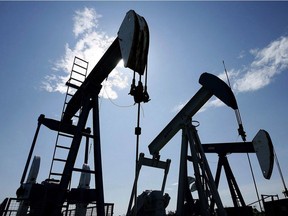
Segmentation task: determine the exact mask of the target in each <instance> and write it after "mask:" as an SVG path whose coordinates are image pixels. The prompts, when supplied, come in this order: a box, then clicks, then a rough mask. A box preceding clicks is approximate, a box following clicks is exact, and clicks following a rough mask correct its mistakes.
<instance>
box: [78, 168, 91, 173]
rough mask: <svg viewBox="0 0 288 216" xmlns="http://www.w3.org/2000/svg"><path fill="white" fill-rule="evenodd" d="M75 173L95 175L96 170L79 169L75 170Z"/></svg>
mask: <svg viewBox="0 0 288 216" xmlns="http://www.w3.org/2000/svg"><path fill="white" fill-rule="evenodd" d="M73 171H76V172H83V173H95V171H94V170H84V169H79V168H73Z"/></svg>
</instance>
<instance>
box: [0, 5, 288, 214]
mask: <svg viewBox="0 0 288 216" xmlns="http://www.w3.org/2000/svg"><path fill="white" fill-rule="evenodd" d="M130 9H133V10H135V11H136V12H137V13H138V14H140V15H141V16H143V17H144V18H145V19H146V21H147V23H148V26H149V32H150V46H149V55H148V93H149V95H150V98H151V101H150V102H149V103H145V104H142V105H141V121H140V126H141V128H142V134H141V137H140V152H143V153H145V155H146V156H147V157H150V156H149V151H148V145H149V143H150V142H151V141H152V140H153V139H154V138H155V137H156V136H157V135H158V134H159V133H160V132H161V130H162V129H163V128H164V127H165V126H166V125H167V123H169V121H170V120H171V119H172V118H173V117H174V116H175V115H176V114H177V112H178V111H179V110H180V109H181V107H183V105H184V104H185V103H186V102H187V101H188V100H189V99H190V98H191V97H192V96H193V95H194V94H195V93H196V92H197V91H198V90H199V89H200V88H201V85H200V84H199V83H198V80H199V77H200V75H201V74H202V73H203V72H209V73H212V74H214V75H216V76H219V77H220V78H221V79H223V80H224V81H225V82H227V80H226V76H225V73H224V68H223V64H222V61H223V60H224V61H225V65H226V68H227V71H228V74H229V78H230V83H231V87H232V90H233V92H234V94H235V96H236V99H237V102H238V106H239V109H240V113H241V117H242V121H243V125H244V129H245V131H246V133H247V140H248V141H251V140H252V139H253V137H254V136H255V135H256V133H257V132H258V131H259V130H260V129H265V130H266V131H267V132H269V134H270V136H271V139H272V141H273V145H274V148H275V151H276V153H277V157H278V159H279V163H280V165H281V169H282V172H283V176H284V180H285V181H286V180H287V178H288V169H287V166H285V165H286V164H287V163H288V159H287V154H288V147H287V143H286V142H287V141H286V134H287V133H286V130H287V125H288V116H287V113H286V112H287V108H288V97H287V92H288V86H287V81H288V74H287V72H288V23H287V20H288V15H287V13H286V12H287V9H288V2H246V1H245V2H228V1H223V2H210V1H209V2H206V1H204V2H189V1H185V2H173V1H167V2H165V1H159V2H154V1H149V2H145V1H144V2H130V1H125V2H121V1H119V2H118V1H113V2H109V1H107V2H106V1H105V2H104V1H100V2H96V1H87V2H81V1H76V2H74V1H71V2H2V1H1V2H0V27H1V36H0V37H1V42H0V59H1V60H0V62H1V72H0V82H1V84H0V92H1V95H0V98H1V104H2V105H1V107H0V111H1V113H2V115H1V116H0V121H1V122H2V123H1V124H0V130H1V133H0V148H1V151H0V173H1V186H0V187H1V189H0V191H1V193H0V200H3V199H4V198H5V197H15V193H16V190H17V188H18V187H19V185H20V179H21V176H22V172H23V169H24V165H25V162H26V160H27V156H28V152H29V149H30V146H31V143H32V139H33V136H34V133H35V130H36V126H37V119H38V117H39V115H40V114H45V116H46V117H48V118H53V119H57V120H59V118H60V116H61V111H62V107H63V103H64V98H65V92H66V87H65V85H64V83H65V82H66V81H67V79H68V77H69V75H70V71H71V67H72V64H73V58H74V56H78V57H80V58H83V59H85V60H86V61H88V62H89V69H88V70H89V71H90V70H91V69H92V68H93V67H94V65H95V64H96V63H97V61H98V60H99V59H100V57H101V56H102V55H103V53H104V52H105V50H106V49H107V48H108V47H109V46H110V44H111V43H112V41H113V40H114V39H115V38H116V37H117V32H118V30H119V27H120V25H121V23H122V21H123V19H124V17H125V14H126V12H128V11H129V10H130ZM132 76H133V73H132V71H131V70H130V69H128V68H124V67H123V63H121V62H120V63H119V64H118V66H117V67H116V69H115V70H114V71H113V72H111V74H110V75H109V77H108V79H107V80H105V81H104V82H103V83H102V85H103V88H102V90H101V92H100V99H99V107H100V127H101V148H102V163H103V175H104V190H105V201H106V202H110V203H115V207H114V213H115V215H121V214H125V213H126V210H127V207H128V202H129V198H130V193H131V190H132V183H133V180H134V170H135V142H136V137H135V135H134V128H135V127H136V120H137V107H136V106H134V101H133V98H132V97H131V96H130V95H128V93H129V88H130V84H131V80H132ZM193 120H197V121H199V122H200V125H199V126H198V127H197V130H198V133H199V136H200V140H201V142H202V143H203V144H205V143H212V142H215V143H218V142H219V143H220V142H240V141H241V138H240V137H239V136H238V132H237V128H238V125H237V121H236V117H235V114H234V111H233V110H231V109H230V108H228V107H226V106H224V105H223V104H222V103H221V102H219V101H217V100H216V99H215V97H213V98H212V99H211V100H210V101H209V102H208V103H207V104H206V105H205V107H204V108H203V109H202V110H201V111H200V112H198V113H197V114H196V115H195V116H194V117H193ZM89 124H91V123H90V122H88V126H89ZM55 139H56V133H54V132H51V131H49V130H48V129H47V128H45V127H42V128H41V131H40V135H39V139H38V143H37V145H36V148H35V155H40V156H41V167H40V172H39V175H38V180H37V182H41V181H43V180H45V179H46V178H47V177H48V173H49V166H50V163H51V158H52V151H53V147H54V144H55ZM180 144H181V133H178V134H177V135H176V136H175V137H174V138H173V139H172V140H171V141H170V142H169V143H168V144H167V145H166V146H165V148H164V149H163V150H162V151H161V152H160V154H161V159H162V160H166V159H168V158H169V159H171V160H172V163H171V168H170V172H169V175H168V179H167V184H166V190H165V192H166V193H169V194H170V196H171V201H170V204H169V206H168V207H167V209H168V210H175V208H176V207H175V206H176V199H177V196H176V195H177V181H178V170H179V169H178V168H179V158H180ZM83 154H84V153H83V151H82V152H81V151H80V152H79V158H81V156H80V155H83ZM250 158H251V162H252V167H253V172H254V175H255V178H256V182H257V187H258V191H259V194H278V195H279V197H281V198H283V195H282V190H283V189H284V188H283V184H282V181H281V178H280V174H279V172H278V169H277V167H276V166H274V170H273V173H272V176H271V179H270V180H266V179H264V178H263V176H262V174H261V169H260V166H259V164H258V161H257V158H256V155H255V154H250ZM80 160H81V159H79V161H77V163H79V164H81V163H82V161H80ZM207 160H208V162H209V165H210V168H211V171H212V173H213V175H215V171H216V166H217V161H218V157H217V155H207ZM228 160H229V163H230V165H231V168H232V170H233V173H234V175H235V177H236V180H237V183H238V185H239V187H240V190H241V191H242V194H243V196H244V200H245V202H246V204H249V203H252V202H254V201H256V200H257V196H256V192H255V189H254V185H253V180H252V176H251V172H250V168H249V164H248V159H247V155H246V154H231V155H229V156H228ZM90 162H91V163H92V161H91V159H90ZM79 164H78V165H79ZM189 172H190V173H193V170H192V165H191V166H190V171H189ZM162 178H163V173H162V171H159V170H155V169H151V168H146V167H145V168H143V170H142V171H141V175H140V178H139V188H138V191H139V193H141V192H142V191H144V190H146V189H156V190H159V189H160V188H161V182H162ZM77 182H78V179H77V176H76V178H75V180H73V183H74V184H75V185H76V187H77ZM285 183H286V182H285ZM219 193H220V195H221V198H222V202H223V204H224V206H232V201H231V198H230V195H229V190H228V185H227V183H226V182H225V176H224V175H222V176H221V180H220V186H219ZM0 202H1V201H0ZM256 207H258V206H256Z"/></svg>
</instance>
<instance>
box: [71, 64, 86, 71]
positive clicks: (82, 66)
mask: <svg viewBox="0 0 288 216" xmlns="http://www.w3.org/2000/svg"><path fill="white" fill-rule="evenodd" d="M74 65H77V66H78V67H80V68H83V69H85V70H87V68H86V67H84V66H82V65H80V64H77V63H74Z"/></svg>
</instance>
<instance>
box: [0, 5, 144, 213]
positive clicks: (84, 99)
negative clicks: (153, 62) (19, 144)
mask: <svg viewBox="0 0 288 216" xmlns="http://www.w3.org/2000/svg"><path fill="white" fill-rule="evenodd" d="M148 48H149V29H148V25H147V23H146V20H145V19H144V18H143V17H142V16H140V15H138V14H137V13H136V12H135V11H133V10H130V11H128V12H127V14H126V16H125V18H124V20H123V22H122V24H121V26H120V29H119V31H118V36H117V37H116V39H115V40H114V41H113V42H112V44H111V45H110V47H109V48H108V49H107V51H106V52H105V54H104V55H103V56H102V58H101V59H100V60H99V61H98V63H97V64H96V65H95V67H94V68H93V69H92V71H91V72H90V73H89V75H88V76H87V78H85V79H83V73H79V70H84V71H85V73H86V72H87V67H88V63H87V62H85V61H84V60H83V61H82V60H81V59H75V60H74V66H75V67H77V68H78V69H79V70H78V71H77V70H76V69H75V70H73V69H72V72H74V73H76V75H77V76H76V78H75V77H71V78H70V80H69V81H70V82H69V81H68V82H67V86H68V87H69V88H70V89H71V91H68V92H67V95H66V97H67V96H68V97H70V98H69V99H67V100H66V99H65V104H64V108H63V113H62V117H61V120H60V121H58V120H54V119H50V118H46V117H45V116H44V115H40V117H39V119H38V127H37V130H36V133H35V136H34V140H33V142H32V145H31V148H30V152H29V155H28V159H27V162H26V165H25V168H24V172H23V175H22V178H21V182H20V188H19V189H18V190H17V197H18V199H20V200H21V205H20V206H21V207H19V209H18V210H17V216H18V215H19V216H20V215H31V216H32V215H34V216H60V215H71V214H72V213H71V209H70V208H69V205H71V204H73V205H75V204H76V210H75V211H74V212H73V215H74V214H75V215H85V214H86V211H89V212H90V213H91V212H92V211H93V210H95V209H97V211H96V212H94V214H97V215H98V216H104V215H112V214H113V205H110V204H106V203H105V202H104V189H103V177H102V161H101V146H100V128H99V111H98V94H99V92H100V90H101V87H102V86H101V83H102V82H103V81H104V80H105V79H106V78H107V77H108V75H109V74H110V72H111V71H112V70H113V69H114V68H115V67H116V66H117V64H118V62H119V61H120V60H121V59H123V61H124V66H125V67H127V68H130V69H132V70H133V71H134V77H135V73H138V74H139V76H142V75H143V74H144V72H145V68H146V65H147V57H148ZM139 79H140V78H139ZM133 81H134V85H133V89H132V90H133V91H131V94H132V95H133V96H134V99H135V102H137V103H140V102H148V100H149V95H148V93H147V87H146V86H145V88H144V87H143V84H142V82H141V80H139V82H138V86H136V84H135V80H133ZM72 90H73V91H72ZM72 92H73V93H72ZM90 111H91V112H92V119H93V128H92V133H91V129H90V128H86V123H87V119H88V116H89V114H90ZM41 125H44V126H46V127H47V128H49V129H51V130H52V131H56V132H57V133H58V135H57V140H60V139H61V138H63V137H65V138H67V139H70V144H69V145H63V144H61V143H60V142H56V146H55V151H54V155H53V159H52V166H51V169H50V172H49V178H48V179H46V180H45V181H43V182H42V183H40V184H39V183H36V182H35V179H36V177H37V173H38V169H39V162H40V160H39V159H35V160H34V162H33V164H32V169H30V170H31V171H30V174H29V176H30V177H28V179H27V181H26V182H25V179H26V177H27V176H26V174H27V170H28V167H29V165H30V161H31V158H32V155H33V151H34V147H35V145H36V142H37V137H38V133H39V130H40V126H41ZM82 138H86V140H87V142H86V143H89V139H92V140H93V147H94V169H95V170H90V167H89V166H88V165H87V164H86V162H87V154H85V161H84V165H83V167H82V168H76V167H75V166H74V165H75V161H76V157H77V154H78V151H79V148H80V144H81V141H82ZM66 142H67V141H66ZM59 149H61V150H67V151H68V155H67V156H66V158H59V157H58V156H57V153H56V151H57V150H59ZM87 149H88V147H87V146H86V152H87ZM56 162H58V163H62V167H63V168H62V170H60V171H59V165H55V164H56ZM53 165H54V166H53ZM55 167H56V168H55ZM54 168H55V169H54ZM55 170H56V171H55ZM72 172H80V173H81V178H80V184H79V187H78V188H70V183H71V178H72ZM91 174H94V176H95V189H91V188H90V187H89V183H90V175H91ZM31 175H32V177H31ZM56 177H58V179H56ZM31 178H33V180H31ZM7 202H9V201H8V200H6V202H5V201H4V202H3V203H2V205H1V208H3V209H2V212H1V214H0V215H3V212H4V215H5V214H6V212H5V209H6V206H7V205H9V203H7ZM88 204H94V207H95V208H93V209H88V207H89V206H88ZM81 208H82V210H81ZM83 209H84V210H83ZM81 212H82V213H81ZM91 214H92V213H91Z"/></svg>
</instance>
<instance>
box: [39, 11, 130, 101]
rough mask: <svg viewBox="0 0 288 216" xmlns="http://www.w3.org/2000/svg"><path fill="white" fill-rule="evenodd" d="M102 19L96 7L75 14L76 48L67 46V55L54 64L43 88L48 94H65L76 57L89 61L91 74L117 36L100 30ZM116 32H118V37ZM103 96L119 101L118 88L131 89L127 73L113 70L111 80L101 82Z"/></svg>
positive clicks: (101, 94)
mask: <svg viewBox="0 0 288 216" xmlns="http://www.w3.org/2000/svg"><path fill="white" fill-rule="evenodd" d="M101 17H102V16H101V15H99V14H98V13H96V11H95V10H94V9H93V8H84V9H83V10H78V11H76V12H75V16H74V18H73V20H74V28H73V32H74V34H75V36H76V39H77V40H76V42H75V45H74V46H71V45H70V44H68V43H67V44H66V45H65V53H64V55H63V56H62V57H61V58H60V59H59V60H57V61H56V63H55V64H54V65H53V68H52V69H53V71H54V74H51V75H49V76H46V77H45V81H43V83H42V87H43V88H44V89H45V90H47V91H49V92H60V93H66V89H67V88H66V85H65V83H66V82H67V80H68V79H69V77H70V73H71V68H72V64H73V60H74V57H75V56H77V57H79V58H81V59H84V60H86V61H88V62H89V68H88V73H89V72H90V71H91V70H92V68H93V67H94V66H95V65H96V63H97V62H98V61H99V59H100V58H101V57H102V55H103V54H104V52H105V51H106V50H107V49H108V47H109V46H110V45H111V44H112V42H113V40H114V39H115V37H110V36H108V35H107V34H106V33H105V32H101V31H99V29H98V26H99V19H100V18H101ZM116 33H117V32H115V34H116ZM102 85H103V86H104V88H105V89H104V88H102V89H101V92H100V94H99V95H100V96H103V97H104V98H110V99H116V98H117V92H116V91H115V88H117V89H123V88H126V87H127V86H128V74H127V75H126V74H123V73H121V71H120V70H119V67H118V69H117V67H116V69H114V70H113V71H112V72H111V73H110V75H109V79H107V80H106V81H104V82H103V83H102Z"/></svg>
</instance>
